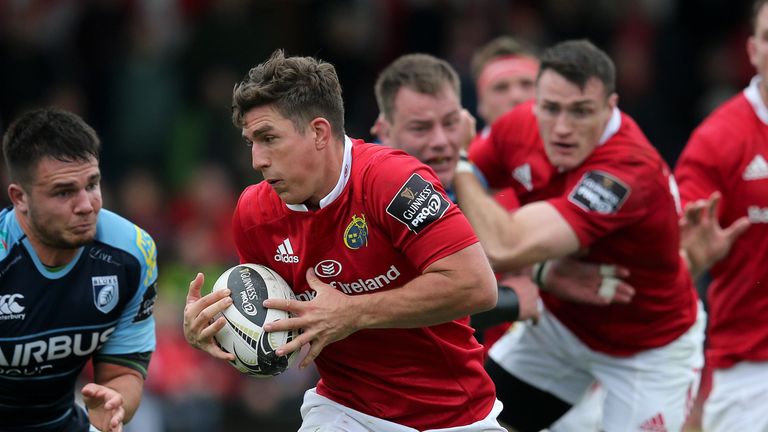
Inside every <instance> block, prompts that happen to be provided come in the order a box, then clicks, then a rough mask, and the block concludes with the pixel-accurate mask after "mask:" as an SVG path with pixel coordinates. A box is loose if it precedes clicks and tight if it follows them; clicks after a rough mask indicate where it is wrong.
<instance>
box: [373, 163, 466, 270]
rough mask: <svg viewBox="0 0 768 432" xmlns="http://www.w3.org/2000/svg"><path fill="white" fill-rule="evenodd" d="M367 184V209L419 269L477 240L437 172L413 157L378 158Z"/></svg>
mask: <svg viewBox="0 0 768 432" xmlns="http://www.w3.org/2000/svg"><path fill="white" fill-rule="evenodd" d="M363 184H364V188H365V190H366V193H365V198H364V199H365V201H366V203H365V206H366V208H367V209H368V210H367V211H369V212H370V213H371V214H372V215H374V220H375V221H376V222H377V223H378V224H380V226H381V228H382V229H383V230H384V231H385V232H386V233H387V234H388V236H389V237H390V239H391V240H392V244H393V245H394V247H395V248H397V249H400V250H402V251H403V253H404V254H405V255H406V256H407V257H408V259H409V260H410V261H411V262H412V263H413V265H414V266H415V267H417V268H418V269H419V271H422V272H423V271H424V269H425V268H426V267H428V266H429V265H430V264H432V263H433V262H435V261H437V260H439V259H441V258H444V257H446V256H449V255H451V254H453V253H456V252H458V251H460V250H462V249H464V248H466V247H467V246H470V245H472V244H474V243H477V242H478V239H477V237H476V236H475V233H474V231H473V230H472V227H471V226H470V225H469V222H468V221H467V219H466V218H465V217H464V215H463V214H462V213H461V211H459V208H458V207H457V206H456V205H455V204H454V203H452V202H451V201H450V200H449V199H448V198H447V196H446V193H445V191H444V190H443V187H442V185H441V184H440V181H439V180H438V179H437V177H436V176H435V174H434V171H432V169H430V168H429V167H427V166H426V165H424V164H422V163H421V162H419V161H418V160H417V159H415V158H413V157H412V156H409V155H407V154H405V153H403V152H394V153H389V154H387V155H384V156H382V157H379V158H378V159H377V160H376V161H374V163H371V164H370V165H369V167H368V171H367V172H366V173H365V178H364V183H363Z"/></svg>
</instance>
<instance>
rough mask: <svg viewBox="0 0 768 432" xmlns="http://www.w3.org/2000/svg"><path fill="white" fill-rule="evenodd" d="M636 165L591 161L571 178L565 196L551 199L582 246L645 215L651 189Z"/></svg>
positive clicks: (590, 243) (588, 244)
mask: <svg viewBox="0 0 768 432" xmlns="http://www.w3.org/2000/svg"><path fill="white" fill-rule="evenodd" d="M595 159H598V158H595ZM633 168H634V166H633V165H632V164H627V165H624V164H621V163H618V162H616V161H614V162H613V163H611V164H609V163H607V161H606V162H601V161H599V160H595V161H588V162H586V163H585V164H584V165H582V167H580V168H579V169H578V170H577V171H575V172H574V173H573V174H572V175H571V176H570V177H569V181H568V185H567V187H566V192H565V194H564V195H562V196H559V197H557V198H553V199H550V200H548V202H549V203H550V204H552V205H553V206H554V207H555V208H556V209H557V211H558V212H560V214H561V215H562V216H563V218H565V220H566V221H567V222H568V224H569V225H570V226H571V228H573V230H574V231H575V233H576V236H577V237H578V239H579V243H580V245H581V247H582V248H587V247H589V246H590V245H592V244H593V243H594V242H595V241H596V240H598V239H600V238H602V237H605V236H606V235H608V234H610V233H612V232H614V231H617V230H619V229H621V228H623V227H625V226H629V225H632V224H634V223H635V222H637V221H638V220H640V219H641V218H643V217H645V215H646V212H647V211H648V208H649V203H648V199H647V193H648V190H649V189H648V186H647V185H645V184H643V178H642V176H641V175H639V174H640V172H638V171H637V170H635V169H633Z"/></svg>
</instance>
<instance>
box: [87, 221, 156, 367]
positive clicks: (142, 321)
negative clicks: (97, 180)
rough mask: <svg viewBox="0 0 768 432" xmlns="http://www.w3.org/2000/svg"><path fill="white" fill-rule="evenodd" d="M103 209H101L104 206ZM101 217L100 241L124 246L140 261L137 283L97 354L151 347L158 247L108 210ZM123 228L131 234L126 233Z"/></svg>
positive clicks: (146, 350) (153, 340)
mask: <svg viewBox="0 0 768 432" xmlns="http://www.w3.org/2000/svg"><path fill="white" fill-rule="evenodd" d="M103 211H104V210H103ZM105 216H109V217H104V218H103V222H104V227H103V232H104V234H105V236H104V239H103V241H105V242H107V243H109V244H111V245H113V246H115V247H118V248H120V249H123V250H125V251H127V252H129V253H130V254H131V255H133V256H134V257H135V258H136V259H137V260H138V262H139V269H140V270H139V272H138V275H137V279H138V287H137V289H136V290H135V294H134V295H133V296H132V297H131V299H130V301H128V303H127V304H126V307H125V309H124V310H123V312H122V314H121V315H120V319H119V321H118V324H117V328H116V329H115V332H114V333H113V334H112V336H111V337H110V338H109V340H108V341H107V342H106V343H105V344H104V346H103V347H101V349H100V350H99V354H102V355H103V354H130V353H140V352H149V351H154V349H155V319H154V317H153V316H152V308H153V306H154V302H155V298H156V296H157V249H156V247H155V242H154V241H153V240H152V237H150V236H149V234H147V233H146V232H145V231H144V230H142V229H141V228H139V227H138V226H136V225H134V224H132V223H130V222H128V221H127V220H125V219H123V218H121V217H119V216H117V215H115V214H114V213H109V214H108V215H105ZM126 232H128V233H130V235H126Z"/></svg>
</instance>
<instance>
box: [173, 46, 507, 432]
mask: <svg viewBox="0 0 768 432" xmlns="http://www.w3.org/2000/svg"><path fill="white" fill-rule="evenodd" d="M460 114H461V113H460V112H456V113H455V116H456V118H457V119H458V117H459V116H460ZM233 118H234V122H235V123H236V125H238V126H239V127H241V128H242V132H243V137H244V138H245V140H246V142H247V144H248V145H249V146H250V148H251V158H252V162H253V167H254V169H255V170H257V171H260V172H261V173H262V175H263V177H264V181H263V182H261V183H259V184H257V185H253V186H250V187H248V188H247V189H246V190H245V191H244V192H243V194H242V195H241V197H240V200H239V202H238V206H237V209H236V211H235V215H234V220H233V227H234V234H235V239H236V244H237V249H238V252H239V255H240V259H241V261H242V262H253V263H260V264H264V265H267V266H269V267H270V268H272V269H274V270H275V271H277V272H278V273H279V274H280V275H281V276H282V277H283V278H284V279H285V280H286V281H288V283H289V284H290V285H291V286H292V287H293V290H294V292H295V293H296V296H297V297H298V299H299V300H304V301H296V300H294V301H284V300H283V301H273V300H267V301H265V302H264V305H265V306H266V307H272V308H279V309H284V310H287V311H289V312H291V313H292V314H294V315H295V317H294V318H290V319H287V320H281V321H278V322H273V323H270V324H267V326H266V327H265V330H267V331H276V330H285V329H288V328H296V329H302V334H301V335H300V336H298V337H297V338H296V339H294V340H293V341H292V342H290V343H288V344H286V345H285V346H284V347H282V348H280V349H279V350H278V353H279V354H280V353H289V352H292V351H296V350H299V349H300V348H301V347H302V346H303V345H306V344H309V346H310V348H309V350H308V354H307V356H306V357H305V358H304V359H302V362H301V364H300V366H306V365H307V364H308V363H309V362H311V361H313V360H314V361H315V363H316V366H317V369H318V372H319V373H320V381H319V382H318V383H317V386H316V387H315V388H313V389H310V390H308V391H307V393H306V394H305V397H304V404H303V405H302V408H301V414H302V418H303V423H302V427H301V429H300V431H331V430H332V431H340V430H342V431H350V432H353V431H369V430H382V431H383V430H387V431H403V432H406V431H408V432H410V431H413V430H420V431H425V430H432V431H440V430H444V429H447V428H451V429H450V430H451V431H466V432H471V431H498V432H503V431H504V429H503V428H502V427H501V426H500V425H499V423H498V422H497V420H496V417H497V415H498V413H499V412H500V411H501V408H502V406H501V403H500V402H498V401H497V399H496V397H495V388H494V385H493V382H492V381H491V380H490V378H489V376H488V374H487V373H486V372H485V370H484V368H483V351H482V346H481V345H480V344H479V343H478V342H477V340H476V339H475V338H474V336H473V329H472V328H471V327H470V326H469V319H468V315H469V314H472V313H475V312H479V311H483V310H487V309H490V308H491V307H493V305H494V304H495V302H496V283H495V280H494V275H493V272H492V270H491V268H490V266H489V264H488V261H487V259H486V258H485V255H484V253H483V250H482V248H481V247H480V244H479V243H478V240H477V237H476V236H475V234H474V233H473V231H472V228H471V226H470V225H469V223H468V222H467V220H466V219H465V218H464V216H463V215H462V213H461V212H460V211H459V209H458V207H456V205H455V204H453V203H452V202H451V201H450V200H448V199H447V197H446V196H445V192H444V191H443V188H442V186H441V185H440V181H439V180H438V178H437V177H436V176H435V175H434V172H433V171H432V170H431V169H429V168H428V167H427V166H426V165H424V164H422V163H420V162H419V161H418V160H416V159H415V158H413V157H411V156H409V155H407V154H405V153H403V152H401V151H398V150H393V149H391V148H388V147H385V146H380V145H374V144H366V143H363V142H362V141H357V140H352V139H350V138H348V137H346V136H345V135H344V110H343V106H342V99H341V88H340V85H339V83H338V78H337V76H336V73H335V70H334V68H333V66H332V65H330V64H328V63H325V62H322V61H318V60H315V59H312V58H308V57H285V56H284V55H283V53H282V51H277V52H275V53H274V54H273V55H272V57H271V58H270V59H269V60H267V61H266V62H265V63H262V64H260V65H258V66H256V67H255V68H253V69H252V70H251V71H250V72H249V73H248V75H247V76H246V77H245V78H244V80H243V81H242V82H241V83H239V84H238V85H237V86H236V88H235V90H234V94H233ZM288 244H290V248H288V247H287V245H288ZM281 245H282V246H283V248H282V250H285V251H287V252H288V253H287V254H286V253H278V252H277V251H278V250H279V249H280V246H281ZM202 283H203V277H202V275H198V277H197V278H195V280H194V281H193V282H192V283H191V285H190V291H189V297H188V304H187V308H186V310H185V314H184V329H185V335H186V337H187V340H188V341H189V342H190V344H192V345H193V346H196V347H198V348H200V349H203V350H205V351H207V352H208V353H210V354H211V355H214V356H215V357H218V358H221V359H231V358H232V357H231V355H229V354H227V353H225V352H223V351H221V350H220V349H219V348H218V347H217V346H216V345H215V342H214V340H213V335H214V334H215V333H216V332H217V331H218V330H219V329H220V328H221V326H222V325H223V321H222V320H217V321H213V322H211V318H212V317H214V316H215V315H216V314H217V313H218V312H220V311H222V310H223V309H224V308H226V307H227V303H228V301H227V297H225V295H226V294H225V293H223V292H222V293H220V292H217V293H213V294H208V295H206V296H204V297H202V298H201V297H200V287H201V285H202Z"/></svg>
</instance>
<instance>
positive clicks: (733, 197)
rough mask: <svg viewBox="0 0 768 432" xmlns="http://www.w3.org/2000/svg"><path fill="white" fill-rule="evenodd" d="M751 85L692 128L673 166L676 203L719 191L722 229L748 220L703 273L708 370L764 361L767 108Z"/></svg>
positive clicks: (767, 329) (767, 340)
mask: <svg viewBox="0 0 768 432" xmlns="http://www.w3.org/2000/svg"><path fill="white" fill-rule="evenodd" d="M757 85H758V80H757V79H755V80H753V82H752V84H751V85H750V86H749V87H747V89H745V90H744V92H742V93H740V94H739V95H737V96H735V97H733V98H732V99H730V100H729V101H727V102H726V103H725V104H723V105H722V106H721V107H720V108H718V109H717V110H716V111H714V112H713V113H712V114H711V115H710V116H709V117H708V118H707V119H705V120H704V122H703V123H702V124H701V125H700V126H699V127H698V128H696V130H695V131H694V132H693V134H692V135H691V138H690V140H689V141H688V144H687V145H686V147H685V149H684V150H683V153H682V154H681V156H680V159H679V160H678V162H677V166H676V168H675V177H676V179H677V182H678V185H679V188H680V196H681V198H682V201H683V203H687V202H690V201H693V200H696V199H700V198H707V197H709V195H710V194H711V193H712V192H713V191H720V192H721V194H722V196H723V198H722V200H721V201H720V209H719V220H720V224H721V225H722V226H728V225H730V224H731V223H733V221H735V220H736V219H738V218H740V217H742V216H749V219H750V221H751V222H752V226H750V228H749V229H748V230H747V232H745V233H744V234H743V235H742V236H741V237H740V238H739V239H738V240H737V241H736V243H735V244H734V245H733V248H732V249H731V252H730V254H729V255H728V256H727V257H726V258H724V259H723V260H722V261H720V262H719V263H717V264H716V265H715V266H714V267H712V269H711V271H710V274H711V276H712V279H713V280H712V283H711V285H710V286H709V290H708V291H707V299H708V305H709V326H708V334H707V361H708V362H709V364H711V365H712V366H713V367H715V368H726V367H730V366H732V365H733V364H734V363H737V362H740V361H745V360H746V361H766V360H768V109H767V108H766V106H765V103H764V102H763V101H762V99H761V98H760V95H759V92H758V89H757Z"/></svg>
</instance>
